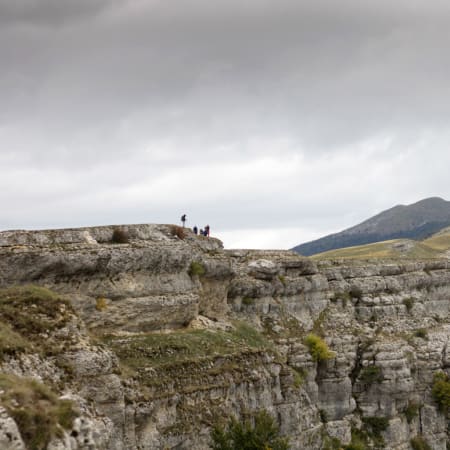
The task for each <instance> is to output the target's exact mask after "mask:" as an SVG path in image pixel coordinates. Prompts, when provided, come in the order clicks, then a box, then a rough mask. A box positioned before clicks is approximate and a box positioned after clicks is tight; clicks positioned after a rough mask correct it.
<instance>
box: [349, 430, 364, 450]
mask: <svg viewBox="0 0 450 450" xmlns="http://www.w3.org/2000/svg"><path fill="white" fill-rule="evenodd" d="M367 444H368V439H367V434H366V433H365V432H364V431H362V430H358V429H357V428H353V427H352V440H351V441H350V444H348V445H346V446H344V447H343V448H344V450H367Z"/></svg>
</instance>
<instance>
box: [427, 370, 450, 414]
mask: <svg viewBox="0 0 450 450" xmlns="http://www.w3.org/2000/svg"><path fill="white" fill-rule="evenodd" d="M431 393H432V395H433V398H434V399H435V400H436V403H437V404H438V405H439V409H440V410H441V411H444V412H447V411H448V409H449V408H450V380H449V377H448V375H447V374H445V373H444V372H437V373H435V374H434V378H433V387H432V390H431Z"/></svg>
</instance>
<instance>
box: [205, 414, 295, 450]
mask: <svg viewBox="0 0 450 450" xmlns="http://www.w3.org/2000/svg"><path fill="white" fill-rule="evenodd" d="M211 438H212V441H213V445H212V448H213V450H267V449H271V450H288V449H289V443H288V440H287V439H286V438H282V437H281V436H280V430H279V428H278V426H277V425H276V424H275V422H274V420H273V419H272V417H271V416H270V415H269V414H268V413H267V412H266V411H261V412H259V413H258V414H257V415H256V417H255V420H254V425H252V423H251V422H250V421H245V422H244V423H241V422H238V421H237V420H236V419H235V418H232V419H231V420H230V422H229V423H228V425H227V426H226V427H225V428H223V427H221V426H216V427H214V429H213V431H212V432H211Z"/></svg>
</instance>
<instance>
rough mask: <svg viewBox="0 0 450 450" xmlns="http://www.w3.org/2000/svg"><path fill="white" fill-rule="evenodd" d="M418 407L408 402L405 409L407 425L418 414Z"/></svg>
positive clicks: (416, 404) (414, 403)
mask: <svg viewBox="0 0 450 450" xmlns="http://www.w3.org/2000/svg"><path fill="white" fill-rule="evenodd" d="M419 408H420V405H419V404H418V403H416V402H414V401H413V402H409V403H408V406H407V407H406V409H405V417H406V421H407V422H408V423H411V422H412V421H413V420H414V418H415V417H417V415H418V414H419Z"/></svg>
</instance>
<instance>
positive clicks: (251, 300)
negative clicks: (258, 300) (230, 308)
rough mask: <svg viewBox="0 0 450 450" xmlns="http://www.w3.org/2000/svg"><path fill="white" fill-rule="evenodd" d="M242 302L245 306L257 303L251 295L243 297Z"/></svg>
mask: <svg viewBox="0 0 450 450" xmlns="http://www.w3.org/2000/svg"><path fill="white" fill-rule="evenodd" d="M242 304H243V305H245V306H250V305H254V304H255V299H254V298H251V297H243V299H242Z"/></svg>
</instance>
